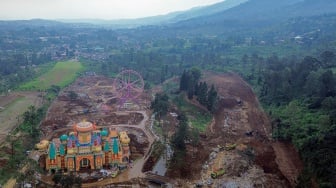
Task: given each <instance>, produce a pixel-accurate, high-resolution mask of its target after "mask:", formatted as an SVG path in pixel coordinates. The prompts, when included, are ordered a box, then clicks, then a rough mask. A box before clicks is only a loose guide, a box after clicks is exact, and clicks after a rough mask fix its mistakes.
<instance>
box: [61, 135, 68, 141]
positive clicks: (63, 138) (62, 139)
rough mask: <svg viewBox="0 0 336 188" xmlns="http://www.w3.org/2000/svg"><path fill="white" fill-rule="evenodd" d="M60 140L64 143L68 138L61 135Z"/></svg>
mask: <svg viewBox="0 0 336 188" xmlns="http://www.w3.org/2000/svg"><path fill="white" fill-rule="evenodd" d="M60 140H61V141H66V140H68V136H67V135H65V134H63V135H62V136H61V137H60Z"/></svg>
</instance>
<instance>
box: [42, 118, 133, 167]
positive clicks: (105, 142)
mask: <svg viewBox="0 0 336 188" xmlns="http://www.w3.org/2000/svg"><path fill="white" fill-rule="evenodd" d="M129 142H130V139H129V137H128V135H127V133H126V132H124V131H122V132H118V131H117V130H116V129H109V130H107V129H102V130H97V128H96V125H95V124H93V123H91V122H86V121H84V122H80V123H77V124H74V125H73V131H72V132H70V133H69V134H68V135H66V134H64V135H62V136H60V137H59V138H54V139H52V141H50V143H49V146H48V148H47V157H46V169H47V170H49V171H51V172H52V171H53V172H56V171H57V170H63V171H80V170H82V169H91V170H95V169H102V168H103V167H112V166H113V167H119V166H125V165H127V164H128V162H129V156H130V150H129Z"/></svg>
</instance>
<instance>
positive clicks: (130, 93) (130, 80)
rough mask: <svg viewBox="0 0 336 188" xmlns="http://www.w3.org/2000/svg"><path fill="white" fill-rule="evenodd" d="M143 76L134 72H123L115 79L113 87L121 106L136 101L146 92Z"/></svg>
mask: <svg viewBox="0 0 336 188" xmlns="http://www.w3.org/2000/svg"><path fill="white" fill-rule="evenodd" d="M144 85H145V84H144V81H143V79H142V76H141V75H140V74H139V73H138V72H136V71H133V70H123V71H121V72H120V73H119V74H118V75H117V76H116V77H115V79H114V82H113V86H114V88H115V90H116V92H117V97H118V98H119V105H120V106H122V105H123V104H124V103H125V102H127V101H135V99H136V98H138V97H139V96H140V95H141V94H142V92H143V90H144Z"/></svg>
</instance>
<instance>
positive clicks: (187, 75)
mask: <svg viewBox="0 0 336 188" xmlns="http://www.w3.org/2000/svg"><path fill="white" fill-rule="evenodd" d="M200 78H201V72H200V70H199V69H196V68H193V69H191V70H187V71H183V73H182V76H181V79H180V91H185V92H186V93H187V95H188V98H189V99H192V98H193V96H196V99H197V101H198V102H199V103H200V104H202V105H203V106H205V107H206V108H207V109H208V110H209V111H213V110H215V107H216V103H217V91H216V89H215V87H214V85H211V88H210V89H209V88H208V84H207V83H206V82H199V80H200Z"/></svg>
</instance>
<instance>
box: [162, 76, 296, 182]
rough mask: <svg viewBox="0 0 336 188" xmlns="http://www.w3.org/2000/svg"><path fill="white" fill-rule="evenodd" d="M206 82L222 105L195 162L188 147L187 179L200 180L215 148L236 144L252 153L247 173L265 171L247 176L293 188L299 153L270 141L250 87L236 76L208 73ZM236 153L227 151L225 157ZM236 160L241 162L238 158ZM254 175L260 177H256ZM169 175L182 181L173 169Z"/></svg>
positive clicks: (267, 124)
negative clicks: (202, 171)
mask: <svg viewBox="0 0 336 188" xmlns="http://www.w3.org/2000/svg"><path fill="white" fill-rule="evenodd" d="M203 78H204V79H203V80H202V81H206V82H207V83H208V85H211V84H214V86H215V88H216V90H217V91H218V95H219V97H220V101H219V107H218V110H217V111H216V113H215V118H214V121H213V122H212V123H211V124H210V125H209V126H208V128H207V132H206V133H205V134H204V135H201V143H200V145H201V146H200V147H198V153H197V154H196V155H195V156H194V158H191V156H190V154H191V153H192V152H191V151H192V150H191V148H192V147H191V146H189V147H188V152H187V153H188V155H187V159H192V160H186V161H187V162H189V163H188V165H187V166H188V169H187V171H186V172H184V173H185V174H188V175H187V176H188V178H191V179H194V180H197V179H199V177H200V174H199V172H200V171H201V168H202V165H204V164H205V162H206V161H207V160H208V158H209V157H208V156H209V154H210V153H211V152H212V151H213V149H214V148H216V147H218V146H224V145H225V144H226V143H235V144H237V145H245V149H244V150H243V152H240V151H239V152H238V153H240V154H242V153H244V151H245V152H246V151H247V149H246V148H249V151H251V153H252V154H250V155H252V158H253V159H252V163H251V164H249V168H248V169H250V168H252V166H256V168H257V169H258V168H261V169H262V171H261V172H260V171H258V170H257V171H254V170H247V169H246V170H247V171H246V170H245V173H248V174H251V173H252V175H248V176H251V177H254V178H255V177H262V179H263V184H264V183H267V184H264V186H267V187H289V186H290V187H294V186H295V180H296V178H297V177H298V175H299V172H300V170H301V169H302V163H301V162H300V159H299V156H298V153H297V152H296V151H295V149H294V147H293V146H292V145H291V144H289V143H286V144H284V143H279V142H274V141H272V140H271V136H270V135H271V131H270V129H271V125H270V121H269V119H268V117H267V115H266V114H265V113H264V112H263V111H262V109H261V108H260V106H259V102H258V100H257V98H256V96H255V94H254V92H253V91H252V89H251V87H250V86H249V85H248V84H247V83H246V82H245V81H244V80H242V79H241V77H239V76H238V75H236V74H233V73H226V74H216V73H212V72H211V73H210V72H206V73H204V75H203ZM236 152H237V151H227V152H226V153H232V154H233V153H236ZM234 156H236V155H234ZM239 156H240V155H239ZM224 158H225V157H224ZM217 160H218V161H220V163H223V162H221V161H222V160H225V159H215V161H217ZM236 160H239V159H238V158H236ZM243 160H245V161H246V160H247V159H243ZM217 166H218V165H217ZM219 166H220V165H219ZM210 171H211V169H210ZM208 172H209V171H208ZM253 173H257V174H258V175H257V174H254V175H253ZM260 173H262V174H260ZM168 175H169V176H171V177H175V178H178V177H181V174H179V173H177V171H176V170H174V169H170V170H169V172H168ZM225 178H229V176H225ZM242 179H243V178H242ZM218 181H219V180H218ZM251 181H252V182H254V179H253V178H252V179H251ZM254 183H255V182H254ZM278 184H279V185H278ZM217 185H218V186H221V185H220V184H217ZM241 185H243V184H241Z"/></svg>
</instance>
